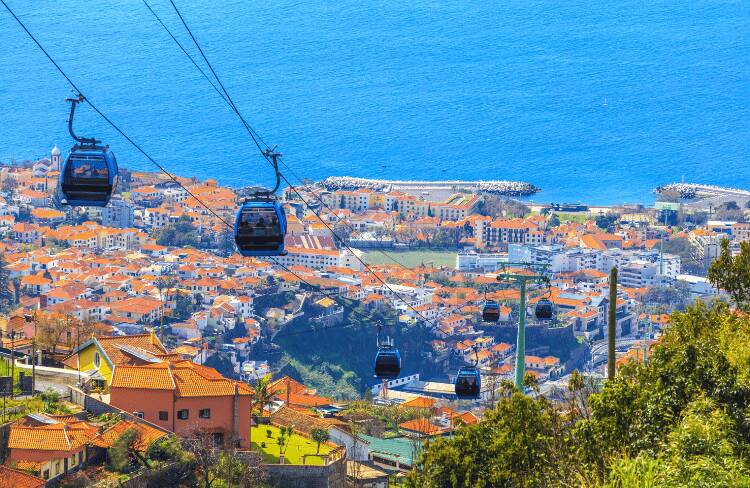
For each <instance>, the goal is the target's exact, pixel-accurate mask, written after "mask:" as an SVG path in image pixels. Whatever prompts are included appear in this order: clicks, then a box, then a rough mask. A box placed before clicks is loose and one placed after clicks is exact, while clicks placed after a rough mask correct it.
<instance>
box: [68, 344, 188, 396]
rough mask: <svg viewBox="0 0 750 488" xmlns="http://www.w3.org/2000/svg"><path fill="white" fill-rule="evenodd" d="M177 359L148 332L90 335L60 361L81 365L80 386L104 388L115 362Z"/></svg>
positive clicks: (131, 363) (69, 364)
mask: <svg viewBox="0 0 750 488" xmlns="http://www.w3.org/2000/svg"><path fill="white" fill-rule="evenodd" d="M178 358H179V355H173V354H168V353H167V350H166V349H165V348H164V345H162V343H161V341H159V338H158V337H156V334H154V333H153V332H151V333H149V334H134V335H125V336H101V337H92V338H91V339H89V340H88V341H86V342H85V343H83V344H81V345H80V346H79V347H77V348H76V349H75V350H74V351H73V352H72V353H71V354H70V356H68V357H67V358H65V360H63V364H65V367H66V369H74V370H78V369H79V368H80V371H81V382H82V383H83V386H90V387H91V388H102V389H105V390H106V389H107V388H108V387H109V385H110V383H111V382H112V370H113V369H114V367H115V366H117V365H120V364H125V365H142V364H149V363H157V362H161V361H164V360H169V359H178Z"/></svg>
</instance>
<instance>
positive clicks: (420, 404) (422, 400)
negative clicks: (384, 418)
mask: <svg viewBox="0 0 750 488" xmlns="http://www.w3.org/2000/svg"><path fill="white" fill-rule="evenodd" d="M401 406H402V407H405V408H432V407H434V406H435V400H433V399H432V398H426V397H423V396H418V397H417V398H413V399H411V400H409V401H407V402H404V403H402V404H401Z"/></svg>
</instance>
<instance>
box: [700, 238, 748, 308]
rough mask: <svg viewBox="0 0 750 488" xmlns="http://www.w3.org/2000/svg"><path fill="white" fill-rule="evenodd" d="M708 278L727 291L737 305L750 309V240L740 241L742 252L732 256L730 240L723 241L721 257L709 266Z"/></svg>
mask: <svg viewBox="0 0 750 488" xmlns="http://www.w3.org/2000/svg"><path fill="white" fill-rule="evenodd" d="M708 280H709V281H710V282H711V283H712V284H713V285H714V286H716V287H717V288H719V289H721V290H724V291H726V292H727V293H729V295H730V296H731V297H732V300H733V301H734V303H735V305H737V307H738V308H741V309H742V310H745V311H748V310H750V242H740V252H739V254H737V255H736V256H732V252H731V251H730V249H729V240H728V239H723V240H722V241H721V252H720V253H719V257H718V258H716V260H714V262H713V263H711V265H710V266H709V267H708Z"/></svg>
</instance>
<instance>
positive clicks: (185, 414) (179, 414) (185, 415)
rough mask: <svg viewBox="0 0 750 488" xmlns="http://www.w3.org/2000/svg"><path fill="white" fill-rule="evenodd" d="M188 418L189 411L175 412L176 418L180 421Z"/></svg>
mask: <svg viewBox="0 0 750 488" xmlns="http://www.w3.org/2000/svg"><path fill="white" fill-rule="evenodd" d="M189 417H190V410H188V409H187V408H186V409H184V410H177V418H178V419H180V420H187V419H188V418H189Z"/></svg>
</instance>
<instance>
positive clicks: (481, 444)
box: [406, 392, 564, 488]
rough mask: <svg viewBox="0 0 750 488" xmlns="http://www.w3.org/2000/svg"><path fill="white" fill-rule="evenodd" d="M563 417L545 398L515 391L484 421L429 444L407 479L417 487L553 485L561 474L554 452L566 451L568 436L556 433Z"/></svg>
mask: <svg viewBox="0 0 750 488" xmlns="http://www.w3.org/2000/svg"><path fill="white" fill-rule="evenodd" d="M561 422H562V417H561V415H560V413H559V411H558V410H557V409H556V408H555V407H554V406H553V405H552V404H551V403H550V402H549V401H548V400H546V399H545V398H544V397H538V398H531V397H528V396H525V395H523V394H521V393H519V392H514V393H513V394H512V395H511V396H509V397H505V398H501V399H500V401H499V402H498V404H497V407H496V408H495V409H494V410H488V411H487V412H486V415H485V418H484V420H483V421H482V422H481V423H479V424H476V425H469V426H465V427H463V428H460V429H458V430H457V431H456V432H455V434H454V436H453V437H452V438H440V439H437V440H434V441H431V442H430V443H428V444H427V445H426V446H425V449H424V450H423V452H422V455H421V456H420V458H419V461H418V463H417V466H416V469H415V470H414V471H413V472H411V473H410V474H409V476H408V477H407V483H406V484H407V486H409V487H413V488H417V487H424V488H438V487H440V488H442V487H477V488H484V487H494V486H524V487H542V486H552V485H555V484H557V481H559V473H558V472H557V469H556V468H555V467H554V466H553V465H552V463H551V461H553V458H552V457H551V455H552V453H554V452H564V451H563V450H562V449H561V448H562V447H563V445H564V439H563V438H561V437H560V436H559V435H558V432H559V431H560V429H559V427H560V424H561ZM557 461H558V462H562V459H559V458H558V459H557Z"/></svg>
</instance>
